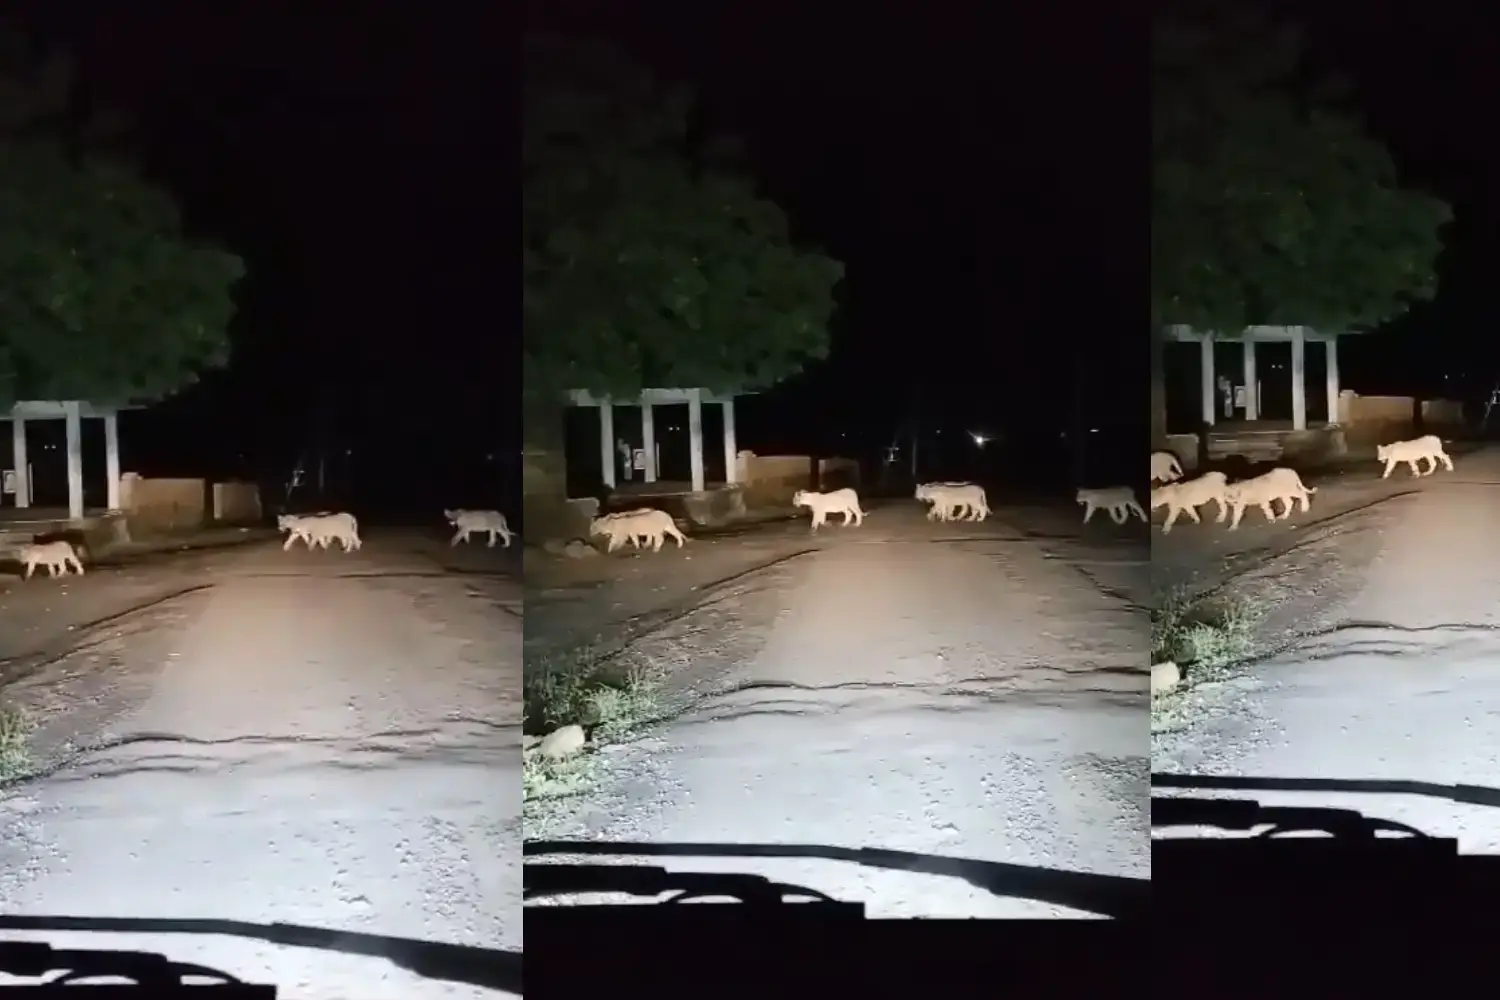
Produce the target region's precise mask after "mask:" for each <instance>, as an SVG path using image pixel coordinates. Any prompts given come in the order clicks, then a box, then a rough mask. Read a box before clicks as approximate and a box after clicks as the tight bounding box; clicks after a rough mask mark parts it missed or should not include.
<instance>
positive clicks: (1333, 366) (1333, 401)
mask: <svg viewBox="0 0 1500 1000" xmlns="http://www.w3.org/2000/svg"><path fill="white" fill-rule="evenodd" d="M1324 344H1325V345H1326V346H1327V350H1328V422H1329V423H1330V424H1336V423H1338V422H1339V339H1338V338H1337V337H1329V338H1328V339H1327V340H1326V341H1324Z"/></svg>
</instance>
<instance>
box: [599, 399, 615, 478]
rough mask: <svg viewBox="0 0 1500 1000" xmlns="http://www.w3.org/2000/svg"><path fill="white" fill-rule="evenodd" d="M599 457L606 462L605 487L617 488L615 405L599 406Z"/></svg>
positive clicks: (608, 403)
mask: <svg viewBox="0 0 1500 1000" xmlns="http://www.w3.org/2000/svg"><path fill="white" fill-rule="evenodd" d="M599 457H600V458H601V459H602V460H603V462H604V485H605V486H608V487H609V488H610V489H614V488H615V405H614V404H613V403H611V402H610V401H609V400H605V401H604V402H603V403H600V404H599Z"/></svg>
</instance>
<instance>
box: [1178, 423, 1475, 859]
mask: <svg viewBox="0 0 1500 1000" xmlns="http://www.w3.org/2000/svg"><path fill="white" fill-rule="evenodd" d="M1454 461H1455V464H1456V466H1457V469H1456V471H1455V472H1453V473H1446V472H1442V471H1440V472H1438V473H1437V474H1436V475H1434V476H1431V477H1426V478H1423V479H1420V480H1415V481H1412V480H1409V479H1408V478H1407V477H1406V475H1405V474H1404V472H1398V473H1395V474H1393V475H1392V477H1391V479H1392V480H1393V481H1398V482H1399V490H1397V489H1396V488H1395V487H1392V486H1391V485H1390V483H1389V482H1388V483H1387V484H1385V485H1383V486H1382V485H1377V484H1372V485H1371V487H1370V489H1371V491H1372V495H1376V494H1375V491H1382V492H1384V493H1390V492H1403V493H1404V492H1406V491H1408V490H1415V492H1413V493H1411V494H1410V495H1396V496H1391V497H1390V498H1389V499H1385V500H1382V501H1381V502H1379V503H1377V504H1376V505H1374V506H1371V507H1368V508H1366V509H1364V510H1361V511H1359V512H1357V513H1354V514H1351V515H1349V517H1348V518H1347V520H1346V523H1345V527H1346V529H1347V530H1346V531H1344V532H1343V533H1342V534H1341V535H1340V536H1338V537H1335V538H1333V539H1332V541H1330V542H1328V543H1326V544H1323V545H1322V547H1320V549H1319V554H1318V557H1317V558H1315V559H1308V558H1298V559H1297V560H1296V561H1289V562H1288V563H1286V564H1284V565H1281V569H1282V571H1283V576H1282V584H1283V586H1284V587H1286V588H1288V589H1291V590H1298V589H1304V590H1307V591H1309V592H1310V591H1314V590H1320V589H1324V588H1325V586H1326V578H1329V577H1341V576H1342V575H1343V574H1342V573H1341V571H1340V569H1339V567H1338V566H1337V565H1336V563H1337V560H1338V558H1339V552H1338V546H1339V545H1341V544H1342V545H1343V546H1345V547H1347V548H1348V549H1349V550H1350V558H1351V561H1352V563H1353V564H1354V565H1358V566H1360V567H1361V572H1360V574H1359V582H1358V583H1357V584H1356V585H1353V586H1345V587H1344V588H1342V589H1343V590H1344V592H1343V593H1342V595H1341V596H1340V598H1339V600H1338V601H1337V602H1336V604H1335V606H1334V609H1333V611H1332V612H1331V613H1328V614H1326V615H1322V616H1321V618H1322V619H1323V620H1324V621H1325V622H1326V625H1327V627H1326V628H1325V629H1324V631H1323V634H1320V635H1316V636H1315V637H1313V638H1310V639H1307V640H1305V641H1304V642H1302V643H1301V644H1299V645H1298V646H1296V647H1295V648H1293V649H1291V650H1290V651H1288V652H1286V653H1283V654H1282V655H1280V656H1277V657H1275V658H1273V659H1270V660H1268V661H1265V662H1263V663H1261V664H1258V665H1256V666H1255V667H1254V668H1253V669H1252V670H1249V671H1246V672H1245V673H1244V674H1243V676H1240V677H1238V678H1236V679H1235V680H1232V681H1230V682H1227V683H1224V684H1221V685H1218V686H1216V687H1214V688H1211V689H1209V690H1206V691H1204V692H1203V693H1202V695H1201V704H1200V705H1199V706H1198V708H1197V710H1196V712H1195V715H1196V718H1195V721H1194V724H1193V725H1192V727H1191V728H1189V729H1187V730H1185V731H1181V732H1176V733H1171V734H1165V735H1161V736H1158V737H1157V739H1156V741H1155V743H1156V746H1155V751H1154V753H1153V762H1154V764H1155V767H1156V769H1158V770H1162V771H1170V772H1195V773H1201V774H1212V775H1249V776H1257V777H1276V778H1343V779H1356V778H1357V779H1363V780H1369V779H1377V780H1408V781H1421V782H1436V783H1440V784H1470V785H1478V786H1485V787H1490V788H1495V787H1500V739H1497V738H1496V733H1497V729H1496V725H1495V720H1496V718H1497V715H1500V673H1497V672H1496V670H1495V665H1496V664H1497V663H1500V631H1497V629H1500V452H1497V451H1486V452H1483V453H1480V454H1474V455H1466V456H1456V457H1455V459H1454ZM1316 505H1317V500H1316V499H1315V500H1314V511H1316V510H1317V506H1316ZM1330 546H1331V547H1330ZM1196 794H1221V795H1225V796H1229V797H1239V798H1254V799H1258V800H1260V801H1262V802H1265V803H1270V804H1284V805H1326V806H1332V807H1338V808H1347V809H1357V810H1359V811H1361V812H1365V813H1367V814H1370V815H1373V816H1378V817H1381V818H1385V819H1391V820H1396V821H1399V822H1404V823H1408V824H1410V825H1413V826H1416V827H1418V828H1420V829H1422V830H1424V831H1426V832H1428V833H1432V834H1437V835H1441V836H1452V837H1458V838H1459V841H1460V849H1461V850H1463V851H1466V852H1484V853H1489V852H1495V851H1500V809H1497V808H1493V807H1485V806H1478V805H1455V804H1452V803H1450V802H1446V801H1441V800H1436V799H1424V798H1419V797H1416V796H1411V795H1403V794H1390V793H1381V794H1358V795H1351V794H1346V793H1336V792H1328V791H1317V792H1286V791H1225V792H1222V793H1209V792H1197V793H1196ZM1497 797H1500V796H1497Z"/></svg>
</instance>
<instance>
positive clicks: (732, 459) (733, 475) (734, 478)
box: [724, 396, 740, 485]
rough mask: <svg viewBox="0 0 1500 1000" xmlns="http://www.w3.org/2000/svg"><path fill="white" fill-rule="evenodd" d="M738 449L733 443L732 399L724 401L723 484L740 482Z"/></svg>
mask: <svg viewBox="0 0 1500 1000" xmlns="http://www.w3.org/2000/svg"><path fill="white" fill-rule="evenodd" d="M739 465H740V449H739V445H738V444H736V443H735V434H734V397H733V396H727V397H725V399H724V482H726V483H729V484H731V485H733V484H734V483H737V482H739V481H740V469H739Z"/></svg>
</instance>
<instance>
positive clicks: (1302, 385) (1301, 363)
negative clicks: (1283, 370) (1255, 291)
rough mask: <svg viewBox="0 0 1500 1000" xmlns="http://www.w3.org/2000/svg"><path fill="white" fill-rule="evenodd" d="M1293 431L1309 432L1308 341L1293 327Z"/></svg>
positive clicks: (1298, 329) (1300, 331) (1298, 327)
mask: <svg viewBox="0 0 1500 1000" xmlns="http://www.w3.org/2000/svg"><path fill="white" fill-rule="evenodd" d="M1292 430H1294V431H1305V430H1307V340H1306V338H1304V337H1303V335H1302V327H1300V326H1294V327H1292Z"/></svg>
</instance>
